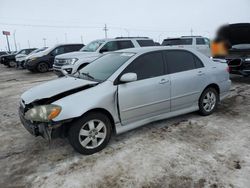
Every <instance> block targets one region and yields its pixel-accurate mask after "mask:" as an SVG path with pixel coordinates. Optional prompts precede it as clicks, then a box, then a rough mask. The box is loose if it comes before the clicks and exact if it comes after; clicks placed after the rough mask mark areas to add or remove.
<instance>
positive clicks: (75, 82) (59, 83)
mask: <svg viewBox="0 0 250 188" xmlns="http://www.w3.org/2000/svg"><path fill="white" fill-rule="evenodd" d="M95 84H97V82H94V81H89V80H83V79H79V78H74V77H69V76H65V77H62V78H59V79H56V80H52V81H48V82H46V83H43V84H41V85H38V86H35V87H33V88H31V89H29V90H28V91H26V92H25V93H23V94H22V96H21V99H22V100H23V101H24V103H25V104H30V103H32V102H34V101H38V100H41V99H46V98H51V97H54V96H56V95H59V94H63V93H64V92H68V91H71V90H72V92H73V91H74V89H77V88H83V89H84V86H88V85H95ZM75 92H77V91H75ZM65 95H66V94H65ZM62 97H63V96H62Z"/></svg>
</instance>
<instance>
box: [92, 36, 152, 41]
mask: <svg viewBox="0 0 250 188" xmlns="http://www.w3.org/2000/svg"><path fill="white" fill-rule="evenodd" d="M133 39H134V40H153V39H151V38H148V37H116V38H103V39H97V40H93V41H92V42H94V41H105V42H108V41H116V40H119V41H120V40H133Z"/></svg>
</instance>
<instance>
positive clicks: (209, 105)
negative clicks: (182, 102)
mask: <svg viewBox="0 0 250 188" xmlns="http://www.w3.org/2000/svg"><path fill="white" fill-rule="evenodd" d="M216 100H217V99H216V95H215V94H214V93H213V92H212V91H209V92H207V94H206V95H205V96H204V98H203V101H202V103H203V109H204V110H205V111H206V112H211V111H212V110H213V109H214V107H215V105H216V102H217V101H216Z"/></svg>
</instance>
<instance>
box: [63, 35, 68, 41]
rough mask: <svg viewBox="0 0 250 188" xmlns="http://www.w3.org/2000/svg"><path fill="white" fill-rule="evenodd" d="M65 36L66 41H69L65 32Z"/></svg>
mask: <svg viewBox="0 0 250 188" xmlns="http://www.w3.org/2000/svg"><path fill="white" fill-rule="evenodd" d="M64 36H65V43H67V41H68V38H67V33H64Z"/></svg>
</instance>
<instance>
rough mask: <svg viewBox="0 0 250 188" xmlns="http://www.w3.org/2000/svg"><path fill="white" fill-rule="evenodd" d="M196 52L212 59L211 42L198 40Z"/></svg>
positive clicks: (205, 39)
mask: <svg viewBox="0 0 250 188" xmlns="http://www.w3.org/2000/svg"><path fill="white" fill-rule="evenodd" d="M195 46H196V50H198V51H199V52H201V53H202V54H204V55H206V56H208V57H210V56H211V52H210V41H209V39H207V38H202V37H201V38H196V45H195Z"/></svg>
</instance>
